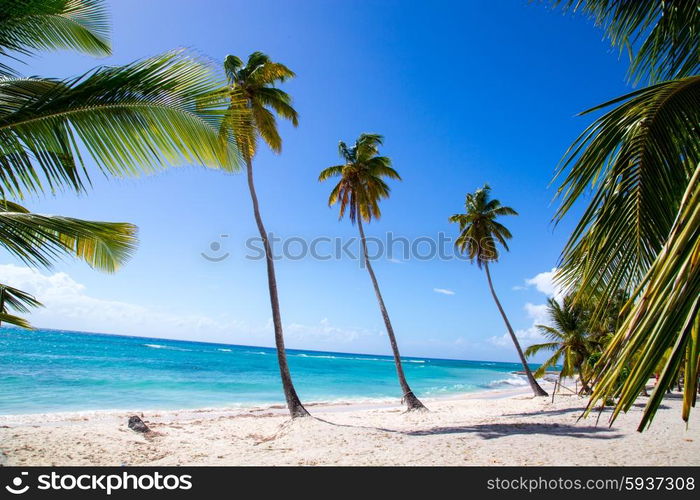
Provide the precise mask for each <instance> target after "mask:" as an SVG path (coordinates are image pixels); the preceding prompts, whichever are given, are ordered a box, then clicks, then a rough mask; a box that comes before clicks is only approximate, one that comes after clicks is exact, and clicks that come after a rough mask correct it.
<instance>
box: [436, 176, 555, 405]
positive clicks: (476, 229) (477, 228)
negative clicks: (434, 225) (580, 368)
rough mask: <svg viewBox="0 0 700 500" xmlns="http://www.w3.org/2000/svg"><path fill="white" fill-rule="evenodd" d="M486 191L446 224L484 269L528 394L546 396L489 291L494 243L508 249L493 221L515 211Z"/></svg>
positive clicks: (507, 235)
mask: <svg viewBox="0 0 700 500" xmlns="http://www.w3.org/2000/svg"><path fill="white" fill-rule="evenodd" d="M490 192H491V188H490V187H489V185H488V184H484V187H482V188H479V189H477V190H476V191H475V192H474V193H468V194H467V196H466V199H465V202H464V208H465V210H466V212H465V213H463V214H455V215H453V216H452V217H450V219H449V221H450V222H456V223H457V224H459V237H458V238H457V240H456V241H455V246H456V247H457V249H458V250H459V251H460V252H462V253H464V254H466V255H467V256H468V257H469V260H471V261H472V262H476V265H477V266H478V267H479V268H482V267H483V268H484V271H485V272H486V279H487V280H488V283H489V289H490V290H491V295H492V296H493V300H494V302H496V307H498V311H499V312H500V313H501V316H502V317H503V321H504V322H505V324H506V328H507V329H508V333H509V334H510V338H511V340H512V341H513V344H514V345H515V350H516V351H518V356H519V357H520V362H521V363H522V365H523V370H524V371H525V375H526V376H527V380H528V382H529V383H530V387H531V388H532V392H533V393H534V394H535V396H546V395H547V393H546V392H545V390H544V389H542V387H540V385H539V384H538V383H537V380H535V377H534V376H533V375H532V371H531V370H530V367H529V366H528V364H527V360H526V359H525V355H524V354H523V350H522V348H521V347H520V342H518V337H516V336H515V332H514V331H513V327H512V326H511V325H510V321H509V320H508V316H506V313H505V311H504V310H503V306H501V301H500V300H498V296H497V295H496V291H495V290H494V288H493V282H492V281H491V272H490V271H489V262H496V261H497V260H498V249H497V248H496V243H497V242H498V243H500V244H501V245H503V248H505V249H506V250H508V243H507V241H506V240H509V239H510V238H511V237H512V235H511V234H510V231H509V230H508V228H506V227H505V226H504V225H502V224H501V223H500V222H497V221H496V218H497V217H500V216H503V215H518V212H516V211H515V210H513V209H512V208H510V207H505V206H503V205H501V202H500V201H498V200H495V199H490V198H489V194H490Z"/></svg>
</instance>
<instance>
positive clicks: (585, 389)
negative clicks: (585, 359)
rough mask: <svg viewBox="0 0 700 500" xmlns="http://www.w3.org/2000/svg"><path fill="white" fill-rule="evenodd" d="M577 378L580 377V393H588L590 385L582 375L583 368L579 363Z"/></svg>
mask: <svg viewBox="0 0 700 500" xmlns="http://www.w3.org/2000/svg"><path fill="white" fill-rule="evenodd" d="M578 378H579V379H581V393H582V394H590V393H591V387H590V386H589V385H588V380H586V379H585V378H584V376H583V368H582V367H581V365H579V366H578Z"/></svg>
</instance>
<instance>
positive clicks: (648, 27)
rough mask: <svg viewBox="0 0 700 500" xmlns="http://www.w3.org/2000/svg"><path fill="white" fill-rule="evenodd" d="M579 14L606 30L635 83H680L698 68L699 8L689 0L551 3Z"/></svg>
mask: <svg viewBox="0 0 700 500" xmlns="http://www.w3.org/2000/svg"><path fill="white" fill-rule="evenodd" d="M553 3H554V4H555V5H558V4H563V5H564V8H565V9H566V10H571V11H573V12H582V13H584V14H585V15H588V16H589V17H591V18H592V19H593V20H594V22H595V24H596V25H597V26H600V27H602V28H603V29H604V30H605V34H606V35H607V37H608V38H609V39H610V42H611V43H612V45H613V46H614V47H617V48H618V49H619V50H620V51H621V52H622V51H627V52H628V54H629V58H630V63H631V64H630V67H629V72H628V76H629V79H630V80H631V81H633V82H634V83H637V82H639V81H640V80H642V79H647V80H648V81H649V82H650V83H657V82H661V81H664V80H671V79H675V78H683V77H686V76H690V75H693V74H697V73H698V70H699V69H700V55H699V54H700V9H699V8H698V5H697V2H694V1H688V0H664V1H639V0H625V1H622V0H619V1H611V0H554V2H553Z"/></svg>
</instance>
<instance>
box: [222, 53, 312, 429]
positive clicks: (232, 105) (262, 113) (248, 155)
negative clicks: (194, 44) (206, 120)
mask: <svg viewBox="0 0 700 500" xmlns="http://www.w3.org/2000/svg"><path fill="white" fill-rule="evenodd" d="M224 71H225V72H226V76H227V78H228V86H227V87H226V89H225V90H224V91H223V93H224V94H225V95H227V96H228V97H229V106H228V113H227V116H226V119H225V120H224V123H223V124H222V127H221V130H220V135H221V137H222V138H224V139H225V140H226V142H230V143H232V144H235V145H236V146H237V148H238V150H239V151H240V153H241V155H242V156H243V160H244V161H245V165H246V173H247V176H248V189H249V190H250V198H251V200H252V202H253V213H254V215H255V223H256V224H257V226H258V231H259V232H260V238H261V239H262V241H263V246H264V248H265V262H266V264H267V285H268V289H269V293H270V305H271V307H272V322H273V325H274V329H275V345H276V347H277V361H278V364H279V369H280V376H281V378H282V388H283V389H284V396H285V398H286V400H287V407H288V409H289V413H290V414H291V416H292V418H296V417H304V416H307V415H309V413H308V411H307V410H306V408H304V405H302V403H301V400H300V399H299V396H298V395H297V392H296V390H295V389H294V384H293V383H292V375H291V373H290V371H289V365H288V364H287V354H286V350H285V346H284V332H283V328H282V319H281V313H280V304H279V297H278V295H277V278H276V277H275V264H274V260H273V254H272V247H271V245H270V241H269V239H268V234H267V231H266V230H265V225H264V224H263V220H262V216H261V215H260V206H259V203H258V196H257V194H256V192H255V184H254V182H253V158H254V157H255V153H256V152H257V147H258V139H259V138H262V140H263V141H265V143H267V145H268V146H269V147H270V149H272V151H274V152H275V153H279V152H280V151H281V150H282V138H281V137H280V135H279V132H278V130H277V122H276V120H275V115H274V113H277V114H278V115H279V116H281V117H282V118H286V119H288V120H290V121H291V122H292V124H293V125H294V126H295V127H296V126H297V125H298V117H297V112H296V110H295V109H294V108H293V107H292V99H291V97H290V96H289V94H287V93H286V92H284V91H283V90H281V89H279V88H277V87H276V84H277V83H278V82H284V81H285V80H287V79H288V78H292V77H293V76H294V72H292V70H290V69H289V68H287V67H286V66H285V65H283V64H280V63H277V62H273V61H271V60H270V58H269V57H268V56H267V55H265V54H263V53H262V52H254V53H252V54H251V55H250V56H249V57H248V61H247V62H246V63H245V64H244V63H243V61H242V60H241V59H239V58H238V57H236V56H233V55H229V56H227V57H226V59H225V61H224ZM273 112H274V113H273Z"/></svg>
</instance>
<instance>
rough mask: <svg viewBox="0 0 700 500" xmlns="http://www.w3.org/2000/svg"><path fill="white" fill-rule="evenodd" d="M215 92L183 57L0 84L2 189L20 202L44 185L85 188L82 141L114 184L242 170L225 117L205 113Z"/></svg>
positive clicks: (207, 77)
mask: <svg viewBox="0 0 700 500" xmlns="http://www.w3.org/2000/svg"><path fill="white" fill-rule="evenodd" d="M218 86H219V84H218V82H216V81H214V80H213V79H212V75H211V72H210V69H209V68H208V67H207V66H205V65H203V64H201V63H199V62H198V61H196V60H194V59H192V58H191V57H188V56H186V55H185V54H183V53H181V52H175V53H168V54H164V55H161V56H157V57H154V58H150V59H146V60H144V61H140V62H136V63H133V64H130V65H127V66H121V67H105V68H99V69H97V70H94V71H92V72H90V73H88V74H86V75H84V76H83V77H81V78H77V79H73V80H68V81H55V80H44V79H22V80H17V79H4V80H2V79H0V102H2V103H3V106H2V107H0V169H2V178H1V179H0V180H3V181H4V182H3V185H2V186H0V188H3V190H2V192H3V193H4V194H5V195H7V194H9V195H11V196H12V197H16V198H21V197H23V196H24V195H25V194H26V193H32V192H33V193H35V192H41V191H44V190H45V189H46V188H47V185H48V188H49V189H50V190H52V191H53V190H54V189H55V188H56V186H61V187H62V186H68V187H70V188H72V189H75V190H81V189H83V182H84V180H86V179H87V180H89V177H88V176H87V174H86V172H85V171H84V170H83V169H82V166H80V167H78V166H76V164H80V163H81V162H80V155H79V153H78V146H77V144H78V142H80V143H82V145H83V146H84V148H85V150H87V152H88V153H89V154H90V156H92V158H93V159H94V160H95V163H96V164H97V165H98V167H99V168H100V169H101V170H102V171H103V172H105V173H109V174H112V175H117V176H124V175H137V174H139V173H140V172H151V171H153V170H155V169H158V168H162V167H165V166H167V165H174V164H182V163H187V164H192V163H196V164H204V165H208V166H212V167H218V166H224V167H225V168H228V169H231V168H235V167H236V166H237V165H238V163H237V156H236V155H235V154H234V152H233V151H232V148H230V147H223V146H222V144H221V142H220V141H219V137H218V128H219V121H220V120H221V119H222V113H221V112H219V111H217V110H216V109H203V104H202V102H211V101H207V96H208V95H209V93H210V92H211V91H213V90H214V89H215V88H217V87H218Z"/></svg>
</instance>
